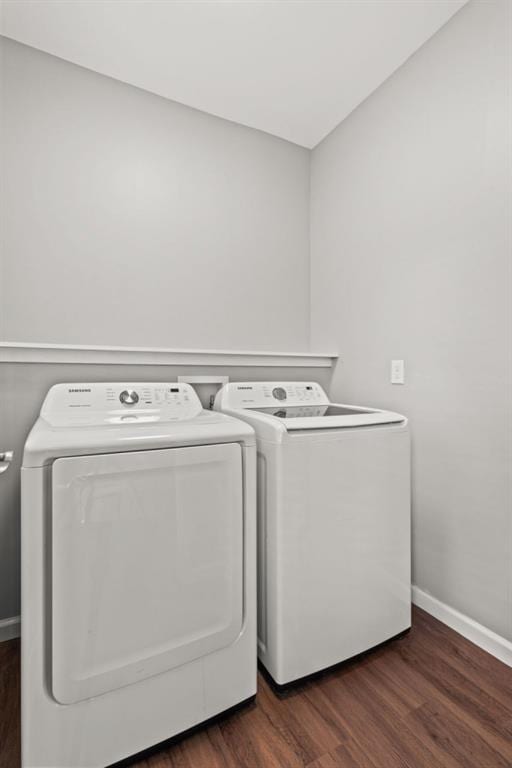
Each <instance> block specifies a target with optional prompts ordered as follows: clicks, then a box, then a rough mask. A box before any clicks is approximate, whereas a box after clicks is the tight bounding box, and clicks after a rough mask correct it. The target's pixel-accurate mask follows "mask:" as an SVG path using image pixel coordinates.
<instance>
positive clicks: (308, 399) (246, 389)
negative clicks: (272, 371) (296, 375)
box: [215, 381, 329, 409]
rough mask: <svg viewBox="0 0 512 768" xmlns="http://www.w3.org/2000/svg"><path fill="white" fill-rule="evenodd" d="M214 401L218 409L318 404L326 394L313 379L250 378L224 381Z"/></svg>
mask: <svg viewBox="0 0 512 768" xmlns="http://www.w3.org/2000/svg"><path fill="white" fill-rule="evenodd" d="M215 403H216V407H217V406H218V407H220V408H221V409H222V408H227V409H239V408H271V407H272V406H274V405H275V406H278V405H283V406H284V405H286V406H297V405H299V406H300V405H315V406H320V405H328V404H329V398H328V397H327V395H326V394H325V392H324V390H323V389H322V387H321V386H320V384H317V383H316V382H314V381H250V382H230V383H229V384H225V385H224V386H223V387H222V389H221V390H220V391H219V393H218V394H217V397H216V400H215Z"/></svg>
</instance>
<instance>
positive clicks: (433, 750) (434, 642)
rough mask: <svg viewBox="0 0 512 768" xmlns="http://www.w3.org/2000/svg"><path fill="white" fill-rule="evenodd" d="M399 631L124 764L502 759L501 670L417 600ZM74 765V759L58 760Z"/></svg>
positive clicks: (498, 763) (413, 763) (8, 756)
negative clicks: (407, 627) (409, 623)
mask: <svg viewBox="0 0 512 768" xmlns="http://www.w3.org/2000/svg"><path fill="white" fill-rule="evenodd" d="M413 622H414V623H413V628H412V630H411V631H410V632H409V633H408V634H407V635H405V636H404V637H402V638H399V639H397V640H393V641H391V642H390V643H387V644H386V645H384V646H382V647H380V648H378V649H377V650H375V651H373V652H370V653H368V654H366V655H365V656H363V657H360V658H359V659H357V660H355V661H352V662H348V663H346V664H344V665H341V666H339V667H338V668H336V669H334V670H331V671H330V672H327V673H324V674H322V675H321V676H319V677H316V678H315V679H313V680H309V681H308V682H307V683H304V684H302V685H299V686H298V687H295V688H293V689H292V690H290V691H289V692H288V693H287V694H286V695H276V693H275V692H274V691H273V689H272V688H271V687H270V686H269V684H268V682H267V681H266V680H265V678H264V677H263V676H262V675H260V679H259V691H258V696H257V699H256V702H255V703H254V704H252V705H249V706H247V707H245V708H243V709H240V710H238V711H237V712H235V713H234V714H231V715H230V716H227V717H224V718H222V719H220V720H218V721H217V722H215V723H213V724H211V725H210V726H208V727H206V728H203V729H199V730H197V731H195V732H194V733H193V734H191V735H188V736H186V737H185V738H182V739H180V740H175V741H174V742H173V743H172V744H170V745H166V746H163V747H161V748H160V749H158V750H157V751H154V752H151V753H150V754H146V755H145V756H144V757H143V758H139V759H136V760H134V761H133V762H131V763H130V766H131V768H511V766H512V669H510V668H509V667H507V666H505V665H504V664H502V663H500V662H499V661H497V660H496V659H494V658H493V657H492V656H489V655H488V654H486V653H485V652H484V651H482V650H480V649H479V648H477V647H476V646H474V645H472V644H471V643H469V642H468V641H467V640H464V638H462V637H461V636H460V635H457V634H456V633H455V632H453V631H452V630H450V629H448V628H447V627H445V626H444V625H443V624H440V623H439V622H438V621H436V620H435V619H433V618H432V617H431V616H429V615H428V614H426V613H424V612H423V611H421V610H419V609H417V608H416V609H415V610H414V618H413ZM19 734H20V727H19V643H18V641H10V642H7V643H3V644H0V768H18V766H19V764H20V762H19V761H20V758H19ZM69 768H74V766H69Z"/></svg>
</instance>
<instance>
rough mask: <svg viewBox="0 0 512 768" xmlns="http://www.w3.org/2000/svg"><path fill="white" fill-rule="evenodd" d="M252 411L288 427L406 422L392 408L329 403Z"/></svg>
mask: <svg viewBox="0 0 512 768" xmlns="http://www.w3.org/2000/svg"><path fill="white" fill-rule="evenodd" d="M246 410H247V411H250V412H251V413H261V414H265V416H267V417H271V418H273V419H279V421H280V422H281V423H282V424H283V426H284V427H285V428H286V429H287V430H297V429H329V428H338V429H339V428H340V427H364V426H371V425H375V424H393V423H401V422H405V417H404V416H401V415H400V414H399V413H393V412H392V411H379V410H375V409H372V408H361V407H359V406H351V405H341V404H338V403H329V404H328V405H292V406H280V407H277V408H276V407H274V408H247V409H246Z"/></svg>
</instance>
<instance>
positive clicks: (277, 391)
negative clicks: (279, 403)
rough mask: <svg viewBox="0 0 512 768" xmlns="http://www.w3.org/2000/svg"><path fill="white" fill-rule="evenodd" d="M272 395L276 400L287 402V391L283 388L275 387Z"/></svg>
mask: <svg viewBox="0 0 512 768" xmlns="http://www.w3.org/2000/svg"><path fill="white" fill-rule="evenodd" d="M272 394H273V395H274V397H275V399H276V400H286V389H283V387H274V389H273V390H272Z"/></svg>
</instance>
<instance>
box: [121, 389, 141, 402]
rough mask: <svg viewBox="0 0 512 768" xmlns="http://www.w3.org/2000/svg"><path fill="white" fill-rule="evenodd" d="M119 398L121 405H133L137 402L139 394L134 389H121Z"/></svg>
mask: <svg viewBox="0 0 512 768" xmlns="http://www.w3.org/2000/svg"><path fill="white" fill-rule="evenodd" d="M119 399H120V401H121V402H122V404H123V405H135V404H136V403H138V402H139V396H138V394H137V392H136V391H135V390H134V389H123V391H122V392H121V394H120V395H119Z"/></svg>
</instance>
